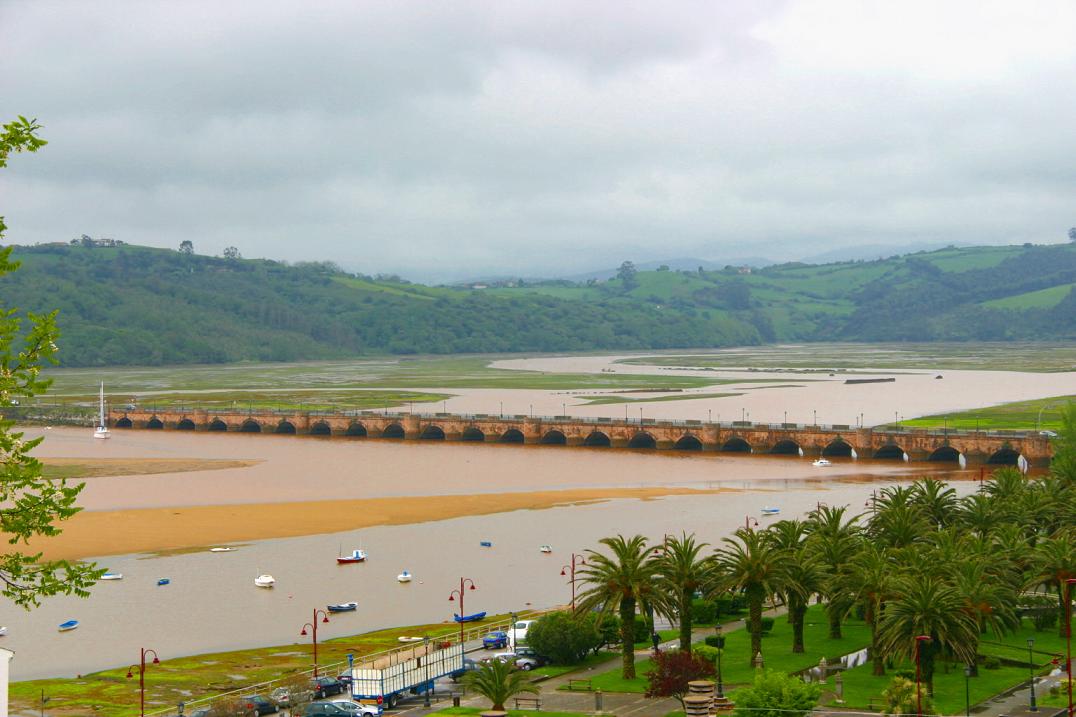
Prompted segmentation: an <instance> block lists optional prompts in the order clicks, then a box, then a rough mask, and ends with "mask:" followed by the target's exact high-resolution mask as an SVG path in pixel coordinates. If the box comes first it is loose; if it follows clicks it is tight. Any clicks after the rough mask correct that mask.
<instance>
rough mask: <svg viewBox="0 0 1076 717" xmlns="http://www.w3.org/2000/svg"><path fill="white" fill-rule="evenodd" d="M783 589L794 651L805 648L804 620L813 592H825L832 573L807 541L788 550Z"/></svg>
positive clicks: (801, 650) (800, 650)
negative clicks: (823, 590) (789, 551)
mask: <svg viewBox="0 0 1076 717" xmlns="http://www.w3.org/2000/svg"><path fill="white" fill-rule="evenodd" d="M788 555H789V558H788V564H787V565H786V566H785V575H784V584H783V587H782V592H783V593H784V596H785V604H786V605H788V618H789V622H791V623H792V652H794V653H799V652H804V643H803V623H804V619H805V617H806V615H807V606H808V605H809V604H810V601H811V596H812V595H814V594H816V593H820V592H822V589H823V588H824V587H825V586H826V584H827V583H828V581H829V573H828V572H827V571H826V567H825V565H823V564H822V561H821V559H819V557H818V556H817V555H815V553H814V552H813V551H812V550H811V549H810V548H808V547H807V546H805V545H801V546H799V547H798V548H796V549H795V550H794V551H793V552H791V553H788Z"/></svg>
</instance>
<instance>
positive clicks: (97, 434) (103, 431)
mask: <svg viewBox="0 0 1076 717" xmlns="http://www.w3.org/2000/svg"><path fill="white" fill-rule="evenodd" d="M93 437H94V438H111V437H112V434H111V433H110V432H109V430H108V424H107V423H106V422H105V382H104V381H102V382H101V406H100V409H99V411H98V414H97V425H96V426H95V427H94V429H93Z"/></svg>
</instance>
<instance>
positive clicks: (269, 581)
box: [254, 575, 276, 588]
mask: <svg viewBox="0 0 1076 717" xmlns="http://www.w3.org/2000/svg"><path fill="white" fill-rule="evenodd" d="M254 584H255V585H257V586H258V587H260V588H271V587H273V586H274V585H276V578H274V577H273V576H272V575H259V576H258V577H256V578H254Z"/></svg>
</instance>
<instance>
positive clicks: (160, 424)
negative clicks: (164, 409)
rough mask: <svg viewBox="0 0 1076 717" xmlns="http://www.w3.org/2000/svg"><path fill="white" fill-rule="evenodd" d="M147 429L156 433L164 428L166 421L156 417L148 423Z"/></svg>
mask: <svg viewBox="0 0 1076 717" xmlns="http://www.w3.org/2000/svg"><path fill="white" fill-rule="evenodd" d="M146 428H149V429H152V430H154V431H159V430H161V429H162V428H164V421H162V420H161V419H159V418H157V417H156V416H154V417H153V418H151V419H149V420H148V421H146Z"/></svg>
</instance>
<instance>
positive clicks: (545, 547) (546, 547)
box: [538, 545, 553, 553]
mask: <svg viewBox="0 0 1076 717" xmlns="http://www.w3.org/2000/svg"><path fill="white" fill-rule="evenodd" d="M538 550H539V551H540V552H543V553H552V552H553V547H552V546H549V545H542V546H539V547H538Z"/></svg>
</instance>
